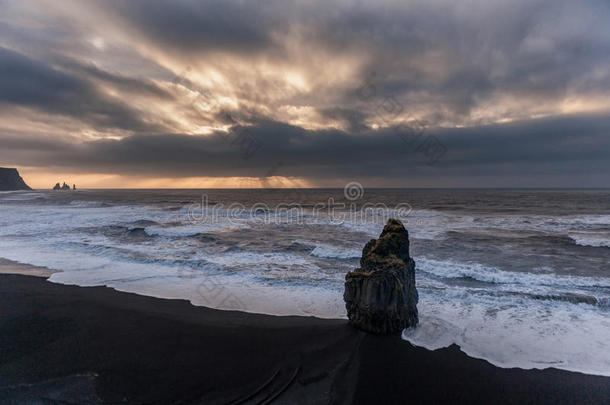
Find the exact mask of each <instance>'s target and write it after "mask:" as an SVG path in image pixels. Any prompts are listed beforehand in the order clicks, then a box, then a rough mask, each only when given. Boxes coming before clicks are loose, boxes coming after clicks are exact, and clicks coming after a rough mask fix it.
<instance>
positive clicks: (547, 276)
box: [0, 183, 610, 376]
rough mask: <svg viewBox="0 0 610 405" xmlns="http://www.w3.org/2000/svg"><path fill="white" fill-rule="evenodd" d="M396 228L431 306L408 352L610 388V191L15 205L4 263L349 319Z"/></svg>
mask: <svg viewBox="0 0 610 405" xmlns="http://www.w3.org/2000/svg"><path fill="white" fill-rule="evenodd" d="M390 217H397V218H399V219H401V220H402V221H403V222H404V224H405V226H406V228H407V229H408V231H409V235H410V241H411V256H412V257H413V258H414V260H415V263H416V283H417V288H418V291H419V296H420V301H419V305H418V308H419V313H420V324H419V326H418V327H417V328H415V329H409V330H405V331H404V332H403V334H402V337H403V339H405V340H407V341H409V342H411V343H412V344H414V345H417V346H422V347H426V348H428V349H437V348H441V347H445V346H448V345H450V344H453V343H455V344H457V345H459V346H460V347H461V349H462V350H463V351H464V352H465V353H467V354H468V355H470V356H473V357H477V358H482V359H485V360H487V361H489V362H491V363H493V364H495V365H497V366H500V367H521V368H526V369H529V368H547V367H556V368H560V369H565V370H571V371H578V372H583V373H588V374H597V375H605V376H610V191H608V190H479V189H475V190H465V189H459V190H429V189H415V190H411V189H363V188H362V187H361V186H360V185H359V184H357V183H354V184H352V185H350V187H348V188H346V189H345V190H344V189H292V190H287V189H266V190H260V189H256V190H226V189H224V190H79V191H75V192H72V191H70V192H52V191H33V192H4V193H0V257H3V258H6V259H10V260H15V261H18V262H21V263H26V264H32V265H37V266H45V267H48V268H50V269H55V270H61V272H58V273H55V274H53V275H52V277H51V278H50V281H52V282H55V283H62V284H75V285H80V286H102V285H106V286H109V287H112V288H115V289H117V290H121V291H128V292H134V293H138V294H144V295H151V296H155V297H162V298H183V299H187V300H190V301H191V302H192V303H193V304H195V305H205V306H209V307H213V308H219V309H228V310H241V311H247V312H256V313H266V314H275V315H302V316H316V317H323V318H345V317H346V312H345V307H344V302H343V281H344V277H345V273H346V272H348V271H350V270H352V269H353V268H355V267H357V266H358V261H359V258H360V255H361V251H362V247H363V246H364V244H365V243H366V242H367V241H368V240H369V239H371V238H375V237H377V236H378V235H379V233H380V231H381V229H382V228H383V224H384V223H385V221H386V220H387V219H388V218H390ZM405 344H407V343H406V342H405Z"/></svg>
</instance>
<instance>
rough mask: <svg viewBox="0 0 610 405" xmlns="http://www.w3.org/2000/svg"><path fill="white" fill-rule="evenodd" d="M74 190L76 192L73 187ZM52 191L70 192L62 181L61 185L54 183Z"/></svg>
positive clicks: (68, 187)
mask: <svg viewBox="0 0 610 405" xmlns="http://www.w3.org/2000/svg"><path fill="white" fill-rule="evenodd" d="M74 189H75V190H76V186H74ZM53 190H62V191H69V190H70V186H69V185H67V184H66V182H65V181H64V184H63V185H61V186H60V185H59V183H55V186H54V187H53Z"/></svg>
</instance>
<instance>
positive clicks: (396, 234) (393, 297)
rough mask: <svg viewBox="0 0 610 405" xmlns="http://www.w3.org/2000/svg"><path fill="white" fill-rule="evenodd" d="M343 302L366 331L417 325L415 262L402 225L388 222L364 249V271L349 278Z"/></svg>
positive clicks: (381, 331)
mask: <svg viewBox="0 0 610 405" xmlns="http://www.w3.org/2000/svg"><path fill="white" fill-rule="evenodd" d="M343 299H344V300H345V306H346V308H347V317H348V318H349V321H350V323H352V324H353V325H354V326H356V327H358V328H359V329H362V330H364V331H367V332H371V333H376V334H391V333H398V332H400V331H402V330H403V329H404V328H407V327H411V326H415V325H416V324H417V322H418V316H417V301H418V294H417V289H416V288H415V262H414V261H413V259H412V258H411V257H409V233H408V232H407V230H406V229H405V227H404V226H403V224H402V222H400V221H399V220H396V219H390V220H388V223H387V224H386V226H385V227H384V228H383V231H382V232H381V235H379V239H371V240H370V241H369V242H368V243H367V244H366V245H365V246H364V249H363V250H362V258H361V259H360V268H358V269H356V270H354V271H351V272H349V273H347V275H346V276H345V293H344V294H343Z"/></svg>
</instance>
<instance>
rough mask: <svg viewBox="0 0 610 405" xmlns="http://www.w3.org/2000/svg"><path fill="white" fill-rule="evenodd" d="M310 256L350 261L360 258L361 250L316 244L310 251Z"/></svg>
mask: <svg viewBox="0 0 610 405" xmlns="http://www.w3.org/2000/svg"><path fill="white" fill-rule="evenodd" d="M311 255H312V256H316V257H322V258H327V259H352V258H358V257H360V256H362V250H361V249H360V250H359V249H349V248H344V247H339V246H332V245H325V244H318V245H317V246H316V247H315V248H314V249H313V250H312V251H311Z"/></svg>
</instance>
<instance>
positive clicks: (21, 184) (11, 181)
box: [0, 167, 31, 191]
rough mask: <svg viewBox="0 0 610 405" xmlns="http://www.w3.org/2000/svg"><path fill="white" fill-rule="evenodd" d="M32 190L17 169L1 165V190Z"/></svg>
mask: <svg viewBox="0 0 610 405" xmlns="http://www.w3.org/2000/svg"><path fill="white" fill-rule="evenodd" d="M15 190H31V188H30V186H28V185H27V184H25V181H23V179H22V178H21V176H20V175H19V172H18V171H17V169H9V168H5V167H0V191H15Z"/></svg>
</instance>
